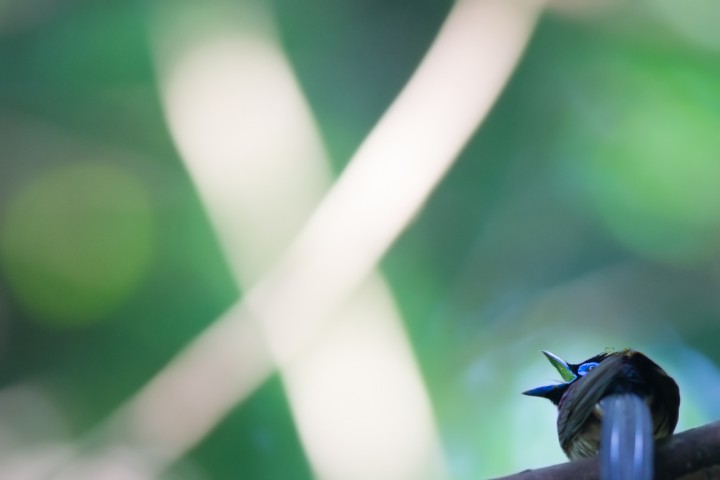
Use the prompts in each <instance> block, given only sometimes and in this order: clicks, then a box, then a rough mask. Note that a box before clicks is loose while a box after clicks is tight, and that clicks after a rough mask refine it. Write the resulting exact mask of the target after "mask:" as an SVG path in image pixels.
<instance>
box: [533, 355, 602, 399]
mask: <svg viewBox="0 0 720 480" xmlns="http://www.w3.org/2000/svg"><path fill="white" fill-rule="evenodd" d="M542 353H543V354H544V355H545V356H546V357H547V359H548V360H549V361H550V363H551V364H552V366H553V367H555V369H556V370H557V371H558V373H560V376H561V377H562V379H563V383H558V384H554V385H544V386H542V387H537V388H533V389H531V390H528V391H526V392H523V395H530V396H533V397H543V398H547V399H548V400H550V401H551V402H552V403H554V404H555V405H558V404H559V403H560V399H561V398H562V396H563V395H565V392H566V391H567V389H568V388H570V386H571V385H572V384H573V383H575V382H576V381H578V380H579V379H581V378H582V377H584V376H585V375H587V373H588V372H589V371H590V370H592V369H593V368H595V367H597V366H598V365H599V364H600V362H602V361H603V360H605V359H606V358H607V357H608V355H609V353H607V352H603V353H601V354H599V355H595V356H594V357H591V358H588V359H587V360H585V361H584V362H581V363H567V362H566V361H565V360H563V359H561V358H560V357H558V356H557V355H554V354H552V353H550V352H546V351H545V350H543V351H542Z"/></svg>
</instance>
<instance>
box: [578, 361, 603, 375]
mask: <svg viewBox="0 0 720 480" xmlns="http://www.w3.org/2000/svg"><path fill="white" fill-rule="evenodd" d="M598 365H600V364H599V363H597V362H588V363H583V364H582V365H580V366H579V367H578V375H579V376H581V377H584V376H585V375H587V373H588V372H589V371H590V370H592V369H593V368H595V367H597V366H598Z"/></svg>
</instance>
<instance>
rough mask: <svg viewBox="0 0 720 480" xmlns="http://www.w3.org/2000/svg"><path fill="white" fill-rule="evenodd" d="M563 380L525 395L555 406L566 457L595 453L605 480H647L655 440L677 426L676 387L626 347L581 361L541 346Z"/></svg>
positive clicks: (650, 362)
mask: <svg viewBox="0 0 720 480" xmlns="http://www.w3.org/2000/svg"><path fill="white" fill-rule="evenodd" d="M542 353H543V354H544V355H545V356H546V357H547V359H548V360H549V361H550V363H551V364H552V365H553V367H555V369H556V370H557V371H558V372H559V373H560V376H561V377H562V379H563V382H562V383H558V384H554V385H546V386H542V387H537V388H533V389H531V390H528V391H526V392H523V394H524V395H530V396H534V397H542V398H547V399H548V400H550V401H551V402H552V403H553V404H554V405H556V406H557V408H558V418H557V434H558V440H559V441H560V446H561V448H562V449H563V451H564V452H565V454H566V455H567V456H568V458H569V459H570V460H577V459H580V458H586V457H592V456H594V455H596V454H598V453H599V457H600V478H602V479H603V480H626V479H627V480H631V479H632V480H651V479H652V478H653V463H654V444H655V441H657V440H662V439H664V438H666V437H668V436H670V435H672V433H673V432H674V431H675V427H676V425H677V421H678V412H679V408H680V389H679V388H678V385H677V383H675V380H673V379H672V378H671V377H670V376H669V375H668V374H667V373H666V372H665V370H663V369H662V368H661V367H660V366H659V365H658V364H656V363H655V362H653V361H652V360H650V358H648V357H647V356H646V355H644V354H642V353H640V352H638V351H636V350H632V349H629V348H626V349H624V350H622V351H612V350H609V349H606V350H605V351H603V352H602V353H600V354H598V355H595V356H593V357H591V358H589V359H587V360H585V361H584V362H581V363H577V364H574V363H568V362H566V361H565V360H563V359H561V358H560V357H558V356H556V355H554V354H553V353H550V352H548V351H544V350H543V351H542Z"/></svg>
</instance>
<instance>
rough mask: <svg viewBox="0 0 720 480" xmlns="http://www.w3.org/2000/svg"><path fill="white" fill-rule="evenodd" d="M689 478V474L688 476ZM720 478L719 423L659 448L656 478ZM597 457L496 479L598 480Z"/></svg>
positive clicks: (701, 428)
mask: <svg viewBox="0 0 720 480" xmlns="http://www.w3.org/2000/svg"><path fill="white" fill-rule="evenodd" d="M686 475H688V476H687V477H686ZM680 477H682V478H683V480H692V479H700V478H720V421H716V422H713V423H710V424H707V425H704V426H702V427H698V428H693V429H691V430H687V431H685V432H682V433H678V434H677V435H673V436H672V437H670V438H669V439H668V440H666V441H664V442H662V443H661V444H659V445H658V447H657V451H656V454H655V478H656V479H657V480H671V479H676V478H680ZM597 478H598V460H597V457H593V458H588V459H584V460H578V461H575V462H568V463H561V464H558V465H553V466H550V467H545V468H538V469H536V470H525V471H523V472H520V473H516V474H514V475H509V476H507V477H502V478H498V479H496V480H562V479H573V480H595V479H597Z"/></svg>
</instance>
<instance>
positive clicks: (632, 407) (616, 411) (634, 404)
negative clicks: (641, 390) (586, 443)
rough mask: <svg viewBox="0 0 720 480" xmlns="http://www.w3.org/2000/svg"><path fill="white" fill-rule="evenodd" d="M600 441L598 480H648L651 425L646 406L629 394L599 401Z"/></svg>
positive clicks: (652, 441) (651, 468)
mask: <svg viewBox="0 0 720 480" xmlns="http://www.w3.org/2000/svg"><path fill="white" fill-rule="evenodd" d="M600 407H601V408H602V411H603V415H602V432H601V437H600V478H601V479H602V480H652V478H653V455H654V446H655V445H654V440H653V421H652V417H651V416H650V409H649V408H648V405H647V403H645V401H644V400H643V399H642V398H640V397H639V396H637V395H633V394H630V393H623V394H614V395H609V396H607V397H605V398H603V399H602V400H601V402H600Z"/></svg>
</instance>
